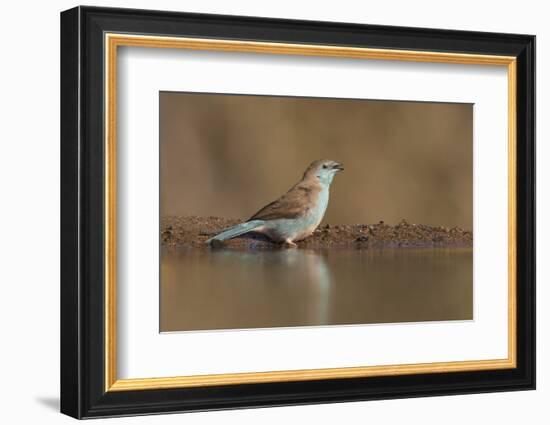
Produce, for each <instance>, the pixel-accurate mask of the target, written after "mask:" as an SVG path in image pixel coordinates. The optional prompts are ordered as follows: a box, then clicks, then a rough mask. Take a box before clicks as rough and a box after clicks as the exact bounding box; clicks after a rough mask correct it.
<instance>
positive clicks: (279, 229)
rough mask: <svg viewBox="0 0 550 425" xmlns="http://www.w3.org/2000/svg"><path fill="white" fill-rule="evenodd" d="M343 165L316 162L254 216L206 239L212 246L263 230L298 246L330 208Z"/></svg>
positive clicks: (333, 162)
mask: <svg viewBox="0 0 550 425" xmlns="http://www.w3.org/2000/svg"><path fill="white" fill-rule="evenodd" d="M343 170H344V167H343V165H342V164H340V163H338V162H336V161H332V160H326V159H325V160H323V159H321V160H316V161H313V162H312V163H311V164H310V165H309V166H308V167H307V169H306V170H305V172H304V174H303V177H302V179H301V180H300V181H299V182H298V183H296V184H295V185H294V186H292V187H291V188H290V189H289V190H288V192H286V193H285V194H284V195H283V196H281V197H280V198H279V199H277V200H276V201H273V202H271V203H269V204H267V205H266V206H265V207H263V208H262V209H260V210H259V211H258V212H257V213H256V214H254V215H253V216H252V217H250V219H248V220H247V221H245V222H243V223H239V224H237V225H235V226H232V227H229V228H227V229H224V230H223V231H221V232H220V233H218V234H217V235H215V236H213V237H212V238H210V239H208V240H207V241H206V244H208V245H214V243H215V242H222V241H225V240H227V239H232V238H235V237H237V236H241V235H244V234H246V233H249V232H254V233H261V234H263V235H265V236H267V237H268V238H269V239H270V240H271V241H272V242H274V243H279V244H283V245H285V246H288V247H296V246H297V245H296V243H295V242H296V241H301V240H303V239H305V238H307V237H309V236H310V235H311V234H312V233H313V232H314V231H315V229H316V228H317V227H318V226H319V224H320V223H321V220H322V219H323V216H324V215H325V212H326V210H327V206H328V200H329V188H330V185H331V183H332V180H333V179H334V176H335V175H336V173H338V172H340V171H343Z"/></svg>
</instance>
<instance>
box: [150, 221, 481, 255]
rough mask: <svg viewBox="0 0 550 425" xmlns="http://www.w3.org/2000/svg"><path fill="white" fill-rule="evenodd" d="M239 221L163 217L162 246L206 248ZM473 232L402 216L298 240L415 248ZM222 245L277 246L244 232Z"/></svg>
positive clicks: (464, 239) (312, 244)
mask: <svg viewBox="0 0 550 425" xmlns="http://www.w3.org/2000/svg"><path fill="white" fill-rule="evenodd" d="M240 222H242V220H239V219H227V218H221V217H197V216H188V217H163V218H162V219H161V241H162V244H163V246H174V247H178V246H181V247H183V246H191V247H195V248H205V249H206V248H208V246H207V245H206V244H205V241H206V240H207V239H209V238H210V237H212V236H213V235H215V234H216V233H219V232H220V231H221V230H223V229H225V228H226V227H229V226H233V225H235V224H237V223H240ZM472 242H473V236H472V232H470V231H468V230H463V229H461V228H459V227H452V228H448V227H443V226H428V225H424V224H415V223H409V222H408V221H406V220H401V221H400V222H399V223H397V224H395V225H391V224H386V223H384V222H383V221H381V222H379V223H376V224H340V225H338V224H335V225H332V224H325V225H321V226H319V228H318V229H317V230H316V231H315V233H314V234H313V235H312V236H310V237H309V238H307V239H305V240H303V241H300V242H297V244H298V246H299V247H304V248H350V247H353V248H357V249H365V248H414V247H418V248H420V247H440V248H444V247H471V246H472ZM223 246H227V247H232V248H239V249H262V248H273V247H277V245H276V244H273V243H271V242H270V241H269V240H268V239H267V238H265V237H264V236H262V235H257V234H247V235H243V236H241V237H239V238H236V239H231V240H229V241H225V242H224V243H223Z"/></svg>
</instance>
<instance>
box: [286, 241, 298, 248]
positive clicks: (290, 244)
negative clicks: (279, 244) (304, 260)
mask: <svg viewBox="0 0 550 425" xmlns="http://www.w3.org/2000/svg"><path fill="white" fill-rule="evenodd" d="M283 245H284V246H286V247H287V248H297V247H298V245H296V244H295V243H294V242H292V240H290V239H286V240H285V241H284V242H283Z"/></svg>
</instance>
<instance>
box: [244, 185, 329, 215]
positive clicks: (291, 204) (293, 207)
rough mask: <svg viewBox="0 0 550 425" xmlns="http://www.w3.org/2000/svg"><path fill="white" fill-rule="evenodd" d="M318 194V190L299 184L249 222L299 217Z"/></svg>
mask: <svg viewBox="0 0 550 425" xmlns="http://www.w3.org/2000/svg"><path fill="white" fill-rule="evenodd" d="M318 193H319V188H317V187H315V186H312V185H308V184H304V183H303V182H300V183H298V184H297V185H296V186H294V187H293V188H292V189H290V190H289V191H288V192H287V193H285V194H284V195H283V196H281V197H280V198H279V199H277V200H276V201H273V202H271V203H270V204H267V205H266V206H265V207H263V208H262V209H261V210H260V211H258V212H257V213H256V214H254V215H253V216H252V217H251V218H250V220H277V219H281V218H297V217H301V216H303V215H304V214H306V213H307V211H308V210H309V208H310V207H311V205H312V204H313V202H314V200H315V197H316V196H317V195H318Z"/></svg>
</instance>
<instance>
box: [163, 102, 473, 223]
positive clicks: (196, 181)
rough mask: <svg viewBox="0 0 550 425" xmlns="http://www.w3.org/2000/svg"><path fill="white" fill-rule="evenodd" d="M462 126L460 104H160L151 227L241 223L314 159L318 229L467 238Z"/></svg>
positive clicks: (466, 146) (465, 114)
mask: <svg viewBox="0 0 550 425" xmlns="http://www.w3.org/2000/svg"><path fill="white" fill-rule="evenodd" d="M472 126H473V108H472V105H471V104H445V103H423V102H399V101H371V100H348V99H319V98H296V97H275V96H249V95H219V94H191V93H169V92H162V93H161V94H160V149H161V153H160V194H161V215H202V216H221V217H235V218H248V217H250V216H251V215H252V214H254V213H255V212H256V211H257V210H259V209H260V208H261V207H262V206H264V205H265V204H267V203H269V202H271V201H273V200H275V199H276V198H277V197H279V196H280V195H282V194H283V193H284V192H286V191H287V190H288V189H289V188H290V187H291V186H292V185H293V184H294V183H296V182H297V181H298V180H299V179H300V178H301V176H302V174H303V172H304V170H305V168H306V167H307V166H308V165H309V163H310V162H311V161H313V160H315V159H322V158H324V159H333V160H335V161H339V162H342V163H343V164H344V166H345V171H344V172H343V173H340V174H339V175H337V176H336V178H335V180H334V182H333V184H332V187H331V200H330V203H329V207H328V210H327V213H326V215H325V218H324V221H323V222H324V223H333V224H367V223H375V222H378V221H380V220H384V221H385V222H386V223H388V224H394V223H395V222H397V221H399V220H401V219H402V218H406V219H407V220H409V221H410V222H413V223H422V224H430V225H443V226H460V227H463V228H466V229H470V230H471V229H472V211H473V210H472V196H473V195H472V184H473V183H472V178H473V169H472V161H473V143H472V132H473V128H472Z"/></svg>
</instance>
